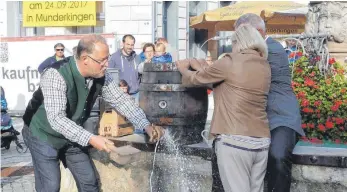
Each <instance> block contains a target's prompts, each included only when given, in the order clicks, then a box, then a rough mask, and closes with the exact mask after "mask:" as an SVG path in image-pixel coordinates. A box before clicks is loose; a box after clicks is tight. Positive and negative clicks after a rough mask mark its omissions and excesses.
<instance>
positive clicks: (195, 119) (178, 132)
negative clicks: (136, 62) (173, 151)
mask: <svg viewBox="0 0 347 192" xmlns="http://www.w3.org/2000/svg"><path fill="white" fill-rule="evenodd" d="M143 71H144V72H143V74H142V79H141V84H140V99H139V105H140V107H141V108H142V109H143V110H144V112H145V114H146V116H147V118H148V120H149V121H150V122H151V123H154V124H156V125H161V126H163V127H164V128H166V129H169V130H170V132H171V133H172V134H174V135H175V137H176V138H177V139H179V142H180V144H195V143H199V142H202V141H203V140H202V137H201V131H203V130H204V126H205V123H206V118H207V111H208V95H207V91H206V88H203V87H190V88H188V87H185V86H183V85H182V80H181V79H182V76H181V74H180V72H179V71H178V70H177V67H176V65H175V63H158V64H154V63H148V64H145V66H144V70H143Z"/></svg>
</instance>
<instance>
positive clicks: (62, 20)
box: [23, 1, 96, 27]
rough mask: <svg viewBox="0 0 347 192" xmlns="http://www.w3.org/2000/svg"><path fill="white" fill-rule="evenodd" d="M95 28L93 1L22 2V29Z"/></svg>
mask: <svg viewBox="0 0 347 192" xmlns="http://www.w3.org/2000/svg"><path fill="white" fill-rule="evenodd" d="M66 26H96V3H95V1H23V27H66Z"/></svg>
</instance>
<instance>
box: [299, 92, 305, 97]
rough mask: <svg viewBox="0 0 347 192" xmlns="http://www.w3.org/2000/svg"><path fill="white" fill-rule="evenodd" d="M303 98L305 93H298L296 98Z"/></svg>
mask: <svg viewBox="0 0 347 192" xmlns="http://www.w3.org/2000/svg"><path fill="white" fill-rule="evenodd" d="M304 97H306V93H305V92H303V91H300V92H299V93H298V98H304Z"/></svg>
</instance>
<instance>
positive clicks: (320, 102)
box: [314, 101, 322, 107]
mask: <svg viewBox="0 0 347 192" xmlns="http://www.w3.org/2000/svg"><path fill="white" fill-rule="evenodd" d="M321 104H322V101H315V102H314V106H316V107H318V106H320V105H321Z"/></svg>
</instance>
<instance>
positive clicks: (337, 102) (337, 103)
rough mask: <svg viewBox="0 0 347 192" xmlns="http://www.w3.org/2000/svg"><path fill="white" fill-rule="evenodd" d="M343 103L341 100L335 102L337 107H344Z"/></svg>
mask: <svg viewBox="0 0 347 192" xmlns="http://www.w3.org/2000/svg"><path fill="white" fill-rule="evenodd" d="M342 103H343V102H342V101H341V100H337V101H335V105H337V106H340V105H342Z"/></svg>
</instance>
